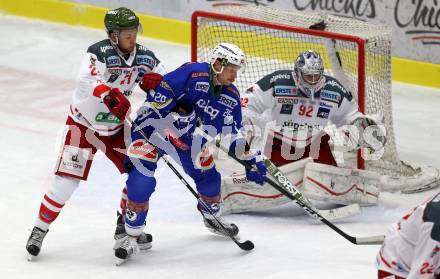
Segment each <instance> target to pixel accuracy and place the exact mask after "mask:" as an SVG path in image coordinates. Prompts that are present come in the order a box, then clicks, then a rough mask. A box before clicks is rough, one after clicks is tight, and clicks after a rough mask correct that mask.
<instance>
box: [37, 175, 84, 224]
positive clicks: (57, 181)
mask: <svg viewBox="0 0 440 279" xmlns="http://www.w3.org/2000/svg"><path fill="white" fill-rule="evenodd" d="M78 185H79V180H78V179H74V178H70V177H65V176H59V175H57V176H55V177H54V181H53V184H52V187H51V189H50V190H49V191H48V192H47V193H46V194H45V195H44V197H43V200H42V201H41V205H40V210H39V212H38V219H37V221H36V223H35V226H37V227H38V228H40V229H42V230H44V231H47V230H48V228H49V226H50V224H51V223H52V222H53V221H55V219H56V218H57V217H58V215H59V214H60V212H61V209H62V208H63V207H64V204H65V203H66V202H67V201H68V200H69V199H70V197H71V196H72V194H73V192H74V191H75V189H76V188H77V187H78Z"/></svg>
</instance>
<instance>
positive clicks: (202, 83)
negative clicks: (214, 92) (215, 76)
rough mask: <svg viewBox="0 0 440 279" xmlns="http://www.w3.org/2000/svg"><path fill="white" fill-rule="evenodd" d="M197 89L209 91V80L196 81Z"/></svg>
mask: <svg viewBox="0 0 440 279" xmlns="http://www.w3.org/2000/svg"><path fill="white" fill-rule="evenodd" d="M195 89H196V90H197V91H202V92H205V93H207V92H208V90H209V82H206V81H199V82H196V86H195Z"/></svg>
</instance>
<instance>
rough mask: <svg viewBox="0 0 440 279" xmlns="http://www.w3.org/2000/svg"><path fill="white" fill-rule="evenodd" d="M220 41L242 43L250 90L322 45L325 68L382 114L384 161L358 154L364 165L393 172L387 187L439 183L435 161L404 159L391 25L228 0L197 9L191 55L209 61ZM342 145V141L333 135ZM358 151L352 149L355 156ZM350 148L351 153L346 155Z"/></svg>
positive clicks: (244, 82)
mask: <svg viewBox="0 0 440 279" xmlns="http://www.w3.org/2000/svg"><path fill="white" fill-rule="evenodd" d="M221 42H229V43H233V44H236V45H238V46H239V47H240V48H242V49H243V51H244V52H245V53H246V56H247V62H246V71H245V73H244V74H243V75H240V76H239V77H238V79H237V81H236V85H237V87H238V89H239V90H240V91H244V90H245V89H246V88H247V87H248V86H249V85H250V84H252V83H253V82H255V81H257V80H259V79H260V78H262V77H263V76H265V75H267V74H269V73H271V72H274V71H276V70H281V69H293V65H294V61H295V59H296V57H297V56H298V55H299V53H301V52H303V51H305V50H308V49H313V50H316V51H318V52H319V53H320V54H321V56H322V58H323V60H324V65H325V69H326V70H325V74H328V75H331V76H334V77H335V78H336V79H338V80H339V81H340V82H341V83H342V84H343V85H344V86H345V87H346V88H347V89H348V90H350V91H351V92H352V94H353V96H354V97H355V98H356V100H357V101H358V105H359V109H360V110H361V111H362V112H364V113H367V114H373V113H380V114H382V115H383V117H384V123H385V126H386V129H387V139H388V140H387V143H386V146H385V148H384V153H383V155H382V156H381V158H380V159H379V160H376V159H374V160H364V159H367V157H368V156H366V154H361V152H358V153H357V154H354V157H355V159H356V161H357V165H358V167H360V168H365V169H367V170H372V171H376V172H379V173H381V174H386V175H388V178H387V179H389V180H388V181H387V182H386V183H387V184H389V187H388V188H387V189H385V190H390V191H395V190H402V191H404V192H416V191H422V190H425V189H429V188H432V187H434V185H437V184H438V182H439V179H440V172H439V171H438V170H437V169H435V168H433V167H429V166H423V165H420V164H414V163H408V162H403V161H401V160H400V159H399V156H398V153H397V149H396V143H395V137H394V131H393V114H392V94H391V29H390V28H389V27H388V26H385V25H380V24H375V23H374V24H373V23H369V22H365V21H361V20H357V19H353V18H349V17H341V16H334V15H329V14H318V13H307V12H298V11H292V10H280V9H274V8H269V7H263V6H251V5H242V6H223V7H220V8H216V9H214V10H213V11H209V12H205V11H196V12H195V13H194V14H193V17H192V60H193V61H208V57H209V54H210V51H211V50H212V48H213V47H214V46H215V45H217V44H218V43H221ZM334 142H335V145H337V144H338V141H337V139H334ZM351 157H353V156H351ZM349 158H350V155H349V154H347V155H346V159H347V161H348V160H349Z"/></svg>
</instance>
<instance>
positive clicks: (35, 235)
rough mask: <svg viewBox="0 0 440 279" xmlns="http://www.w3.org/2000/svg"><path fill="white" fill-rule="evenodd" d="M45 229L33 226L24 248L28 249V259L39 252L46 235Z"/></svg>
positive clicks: (30, 259)
mask: <svg viewBox="0 0 440 279" xmlns="http://www.w3.org/2000/svg"><path fill="white" fill-rule="evenodd" d="M48 231H49V230H47V231H43V230H42V229H40V228H38V227H34V228H33V229H32V232H31V235H30V236H29V239H28V241H27V243H26V250H27V251H28V253H29V254H28V261H32V259H33V258H34V257H36V256H38V254H39V253H40V250H41V244H43V239H44V237H45V236H46V234H47V232H48Z"/></svg>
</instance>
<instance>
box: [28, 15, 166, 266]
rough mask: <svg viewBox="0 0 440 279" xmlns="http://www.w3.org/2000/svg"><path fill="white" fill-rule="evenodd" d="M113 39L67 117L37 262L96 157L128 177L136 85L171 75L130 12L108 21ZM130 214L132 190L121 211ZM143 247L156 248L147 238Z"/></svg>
mask: <svg viewBox="0 0 440 279" xmlns="http://www.w3.org/2000/svg"><path fill="white" fill-rule="evenodd" d="M104 24H105V29H106V32H107V35H108V38H107V39H105V40H102V41H100V42H97V43H95V44H93V45H91V46H90V47H89V48H88V50H87V53H86V54H85V55H84V59H83V61H82V65H81V68H80V73H79V80H78V83H77V87H76V90H75V92H74V93H73V99H72V103H71V105H70V109H69V115H68V116H67V121H66V127H65V134H64V139H63V144H62V146H61V150H60V153H59V156H58V161H57V164H56V167H55V176H54V179H53V183H52V186H51V187H50V189H49V190H48V191H47V193H46V194H45V195H44V197H43V200H42V202H41V206H40V210H39V213H38V218H37V220H36V223H35V227H34V228H33V230H32V232H31V235H30V236H29V239H28V241H27V244H26V249H27V251H28V253H29V258H30V259H31V258H32V257H33V256H37V255H38V254H39V252H40V249H41V245H42V241H43V239H44V237H45V236H46V234H47V232H48V230H49V226H50V224H51V223H52V222H53V221H54V220H55V219H56V218H57V216H58V215H59V213H60V211H61V210H62V208H63V206H64V205H65V203H66V202H67V200H68V199H69V198H70V197H71V195H72V193H73V192H74V191H75V189H76V188H77V187H78V185H79V183H80V181H81V180H87V177H88V174H89V170H90V167H91V165H92V161H93V157H94V155H95V153H96V152H97V150H98V149H99V150H101V151H102V152H103V153H105V155H106V156H107V157H108V158H109V159H110V160H111V161H112V162H113V164H114V165H115V166H116V167H117V168H118V170H119V171H120V172H121V173H124V172H125V171H124V166H123V161H124V156H125V149H126V148H125V143H124V129H123V124H124V119H125V117H126V116H127V114H128V113H129V110H130V106H131V105H130V101H129V99H130V95H131V93H132V90H133V89H134V87H135V86H136V84H138V83H139V84H140V87H141V88H142V89H143V90H144V91H148V90H149V89H151V88H155V87H156V86H157V85H158V84H159V83H160V82H161V80H162V75H163V74H164V73H165V70H164V67H163V66H162V64H161V63H160V61H159V60H158V59H157V58H156V56H155V55H154V53H153V52H152V51H150V50H149V49H147V48H146V47H144V46H142V45H139V44H137V43H136V39H137V34H138V32H139V31H141V25H140V23H139V18H138V17H137V16H136V14H135V13H134V12H133V11H131V10H130V9H127V8H123V7H121V8H118V9H114V10H110V11H108V12H107V13H106V15H105V18H104ZM125 208H126V188H124V190H123V193H122V199H121V209H122V211H125ZM122 216H124V214H122V215H120V216H118V220H117V228H116V231H115V238H118V239H119V238H123V237H124V236H125V229H124V224H123V221H124V220H123V218H122ZM138 241H139V242H140V243H139V245H140V247H141V248H142V247H143V248H145V249H147V248H149V247H151V235H149V234H145V233H143V234H142V235H141V236H140V238H138Z"/></svg>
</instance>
